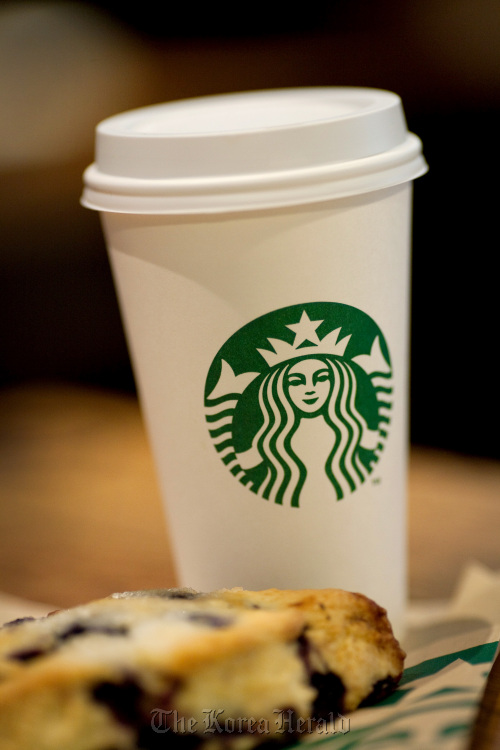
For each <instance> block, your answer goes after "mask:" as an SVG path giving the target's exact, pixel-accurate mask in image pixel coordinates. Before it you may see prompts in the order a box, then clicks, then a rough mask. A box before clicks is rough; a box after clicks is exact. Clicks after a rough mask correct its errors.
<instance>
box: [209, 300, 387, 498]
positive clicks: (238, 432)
mask: <svg viewBox="0 0 500 750" xmlns="http://www.w3.org/2000/svg"><path fill="white" fill-rule="evenodd" d="M391 406H392V367H391V360H390V356H389V351H388V349H387V344H386V342H385V339H384V337H383V335H382V332H381V330H380V329H379V327H378V326H377V324H376V323H375V322H374V321H373V320H372V319H371V318H370V317H369V316H368V315H366V314H365V313H364V312H362V311H361V310H358V309H356V308H355V307H350V306H349V305H342V304H339V303H336V302H309V303H305V304H302V305H293V306H291V307H285V308H282V309H280V310H276V311H275V312H271V313H268V314H267V315H263V316H262V317H260V318H257V319H256V320H253V321H252V322H251V323H248V324H247V325H245V326H244V327H243V328H241V329H240V330H239V331H237V332H236V333H235V334H234V335H233V336H231V338H230V339H229V340H228V341H226V343H225V344H224V346H223V347H222V348H221V350H220V351H219V353H218V354H217V356H216V357H215V359H214V361H213V362H212V365H211V367H210V370H209V373H208V377H207V382H206V387H205V408H206V419H207V422H208V426H209V431H210V435H211V437H212V439H213V442H214V446H215V449H216V451H217V453H218V454H219V456H220V458H221V459H222V461H223V463H224V464H225V466H226V467H227V469H228V471H230V472H231V473H232V474H233V475H234V477H235V478H236V479H237V480H238V481H239V482H241V483H242V484H244V485H245V486H246V487H247V488H248V489H249V490H251V491H252V492H254V493H256V494H257V495H259V496H261V497H263V498H265V499H266V500H271V501H272V502H275V503H279V504H288V505H291V506H293V507H298V506H299V500H300V494H301V491H302V489H303V488H304V486H305V485H306V483H307V481H308V477H309V478H310V477H312V476H313V474H314V472H315V471H320V472H322V473H323V475H325V474H326V476H327V478H328V479H329V481H330V483H331V489H332V499H337V500H340V499H341V498H343V497H345V496H346V495H347V494H349V493H351V492H354V491H355V490H356V489H357V488H358V487H359V486H360V485H361V484H363V482H364V481H365V480H366V478H367V477H368V475H369V474H370V473H371V472H372V470H373V467H374V465H375V464H376V463H377V461H378V460H379V457H380V454H381V452H382V451H383V449H384V445H385V441H386V438H387V432H388V427H389V424H390V414H391ZM311 446H312V447H311ZM328 486H329V485H328Z"/></svg>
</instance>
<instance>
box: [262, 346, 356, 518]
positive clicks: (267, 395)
mask: <svg viewBox="0 0 500 750" xmlns="http://www.w3.org/2000/svg"><path fill="white" fill-rule="evenodd" d="M315 359H318V360H320V361H322V362H324V363H325V364H326V365H327V366H328V367H329V369H330V371H331V373H332V389H331V392H330V395H329V398H328V400H327V408H326V409H325V412H324V416H325V421H326V422H327V424H328V425H329V427H330V428H331V429H332V431H333V434H334V440H333V445H332V449H331V451H330V453H329V455H328V458H327V460H326V464H325V471H326V474H327V477H328V479H329V480H330V482H331V484H332V485H333V487H334V490H335V493H336V496H337V499H338V500H340V499H342V498H343V497H344V496H345V495H346V494H347V493H348V492H353V491H354V490H355V489H356V488H357V487H358V486H359V485H360V484H362V483H363V482H364V481H365V479H366V477H367V476H368V473H369V471H368V469H367V468H366V467H365V466H364V465H363V463H362V462H361V461H360V459H359V455H358V449H359V446H360V442H361V438H362V433H363V430H366V429H367V424H366V421H365V419H364V417H363V416H362V415H361V414H360V412H359V411H358V409H357V408H356V403H355V400H356V390H357V381H356V376H355V374H354V371H353V369H352V367H351V366H350V365H349V364H348V363H347V362H341V361H339V360H335V359H333V358H332V357H329V356H327V355H322V356H321V355H317V356H316V357H315ZM290 367H291V363H290V362H288V363H285V364H284V365H280V366H278V367H277V368H274V369H273V370H272V371H271V372H269V373H268V374H267V375H266V376H265V377H264V380H263V381H262V383H261V385H260V389H259V406H260V409H261V412H262V415H263V418H264V422H263V424H262V426H261V427H260V429H259V431H258V432H257V434H256V436H255V438H254V444H255V445H256V446H257V448H258V451H259V453H260V454H261V456H262V457H263V458H264V460H265V461H266V464H267V474H266V477H265V479H264V481H263V482H262V484H261V485H260V488H259V490H258V493H257V494H259V495H261V496H262V497H264V498H265V499H267V500H272V501H274V502H275V503H279V504H285V503H287V504H288V503H289V504H290V505H291V506H292V507H298V505H299V496H300V491H301V489H302V487H303V485H304V482H305V480H306V476H307V469H306V467H305V466H304V464H303V463H302V461H301V460H300V459H299V457H298V456H297V455H296V454H295V453H294V451H293V449H292V446H291V440H292V437H293V435H294V433H295V431H296V430H297V428H298V425H299V423H300V416H299V415H298V414H297V411H296V409H295V408H294V407H293V405H292V403H291V401H290V398H289V396H288V392H287V388H286V386H285V381H286V376H287V374H288V371H289V370H290Z"/></svg>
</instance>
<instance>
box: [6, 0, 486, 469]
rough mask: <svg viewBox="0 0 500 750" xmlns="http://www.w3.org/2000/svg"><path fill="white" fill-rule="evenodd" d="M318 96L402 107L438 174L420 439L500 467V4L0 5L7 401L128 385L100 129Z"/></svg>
mask: <svg viewBox="0 0 500 750" xmlns="http://www.w3.org/2000/svg"><path fill="white" fill-rule="evenodd" d="M307 85H353V86H357V85H360V86H374V87H379V88H385V89H390V90H393V91H395V92H397V93H398V94H399V95H400V96H401V97H402V99H403V103H404V107H405V111H406V116H407V120H408V124H409V127H410V129H411V130H413V131H414V132H415V133H417V134H418V135H419V136H420V137H421V138H422V140H423V143H424V152H425V155H426V158H427V161H428V163H429V166H430V171H429V173H428V175H426V176H425V177H423V178H421V179H419V180H418V181H417V182H416V183H415V201H414V206H415V220H414V229H413V235H414V239H413V303H412V368H411V373H412V390H411V394H412V395H411V408H412V431H411V438H412V441H413V443H415V444H421V445H427V446H433V447H438V448H445V449H449V450H452V451H458V452H462V453H468V454H473V455H482V456H489V457H494V458H500V440H499V438H498V431H497V429H496V425H497V423H498V417H499V408H498V407H499V385H498V366H497V365H495V362H496V361H497V358H496V356H495V348H496V346H497V338H498V337H497V327H498V323H499V315H498V302H497V300H498V272H497V270H496V268H497V266H496V264H495V255H496V251H495V244H497V206H496V204H497V196H498V188H497V184H496V175H497V172H498V169H499V166H500V158H499V145H498V143H499V139H498V131H499V124H500V3H499V2H498V0H419V1H418V2H415V1H414V0H377V2H375V0H330V1H329V2H328V1H326V0H325V2H315V1H314V0H313V1H312V2H309V3H306V5H305V6H304V5H302V4H300V5H296V6H295V9H294V8H293V7H291V6H289V4H288V3H287V4H286V5H285V4H281V3H280V4H276V3H275V4H273V3H269V2H267V3H263V2H253V3H251V4H249V5H247V6H238V7H237V8H235V9H233V8H232V6H227V5H225V6H224V7H219V6H218V4H203V5H198V6H191V5H190V4H188V3H184V4H182V3H175V4H174V3H172V4H170V5H165V4H163V3H158V2H144V0H143V1H142V2H140V3H135V4H127V5H125V4H123V3H122V2H100V3H84V2H59V3H57V2H22V1H21V0H16V2H10V3H8V2H0V227H1V235H0V239H1V249H0V342H1V343H0V345H1V349H0V388H2V389H7V388H9V387H12V386H16V385H18V384H21V383H39V382H47V381H50V382H54V381H56V382H65V383H68V382H70V383H79V384H85V385H90V386H96V387H99V388H105V389H111V390H119V391H126V392H130V391H133V390H134V380H133V376H132V373H131V368H130V363H129V359H128V354H127V349H126V344H125V339H124V335H123V331H122V326H121V322H120V317H119V312H118V308H117V303H116V297H115V293H114V289H113V284H112V279H111V274H110V270H109V266H108V261H107V257H106V250H105V246H104V241H103V238H102V234H101V229H100V226H99V219H98V216H97V214H95V213H94V212H91V211H88V210H86V209H83V208H82V207H80V205H79V198H80V193H81V186H82V182H81V175H82V171H83V169H84V168H85V167H86V166H87V165H88V164H89V163H90V162H91V161H92V160H93V141H94V128H95V125H96V124H97V123H98V122H99V121H100V120H102V119H103V118H104V117H107V116H109V115H112V114H115V113H116V112H119V111H123V110H125V109H129V108H132V107H137V106H142V105H146V104H150V103H155V102H160V101H167V100H171V99H177V98H182V97H189V96H196V95H203V94H211V93H219V92H227V91H236V90H245V89H255V88H269V87H279V86H307ZM0 418H1V415H0Z"/></svg>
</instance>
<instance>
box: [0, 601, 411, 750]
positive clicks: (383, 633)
mask: <svg viewBox="0 0 500 750" xmlns="http://www.w3.org/2000/svg"><path fill="white" fill-rule="evenodd" d="M403 658H404V654H403V652H402V651H401V649H400V648H399V646H398V644H397V641H395V639H394V637H393V636H392V631H391V629H390V625H389V623H388V621H387V618H386V616H385V613H384V611H383V610H381V609H380V608H379V607H377V605H375V604H374V603H373V602H371V601H370V600H368V599H366V598H365V597H361V596H359V595H356V594H349V593H347V592H340V591H335V590H324V591H312V590H311V591H278V590H268V591H260V592H248V591H244V590H242V589H230V590H223V591H218V592H213V593H211V594H200V593H198V592H195V591H192V590H189V589H166V590H162V591H149V592H128V593H124V594H116V595H113V596H111V597H109V598H106V599H102V600H99V601H96V602H91V603H90V604H87V605H83V606H80V607H75V608H73V609H69V610H62V611H59V612H57V613H55V614H53V615H51V616H49V617H46V618H40V619H30V618H25V619H22V620H18V621H14V622H13V623H10V624H7V625H5V626H4V627H3V628H1V629H0V750H28V748H29V750H32V749H33V748H37V750H139V749H142V750H153V749H154V748H160V747H161V748H170V747H172V748H173V747H174V746H175V750H184V748H185V750H194V748H198V747H200V746H202V745H203V746H204V748H203V750H205V748H206V750H209V748H210V749H211V748H213V750H217V749H218V748H229V749H230V750H232V748H235V750H239V748H240V747H241V750H246V748H252V747H255V746H257V745H259V744H263V743H269V742H272V743H279V744H281V745H285V744H289V743H290V742H292V741H294V740H295V739H296V738H297V737H298V736H300V732H301V731H302V730H301V728H303V727H304V726H308V727H311V726H313V724H311V721H312V719H313V718H314V719H316V720H318V719H322V718H323V719H324V718H325V717H326V718H328V716H331V715H332V714H333V713H334V712H347V711H350V710H353V709H354V708H356V707H357V706H358V705H359V704H361V703H362V702H363V701H365V700H367V699H369V697H370V696H373V695H374V694H375V695H377V696H378V695H380V694H382V693H383V692H387V691H388V690H390V689H391V688H392V687H393V686H394V685H395V684H396V683H397V680H398V679H399V676H400V674H401V671H402V665H403ZM284 717H286V723H285V722H284ZM307 722H309V723H307ZM179 743H180V745H182V748H178V745H179Z"/></svg>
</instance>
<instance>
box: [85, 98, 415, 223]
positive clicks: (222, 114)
mask: <svg viewBox="0 0 500 750" xmlns="http://www.w3.org/2000/svg"><path fill="white" fill-rule="evenodd" d="M426 171H427V165H426V163H425V160H424V158H423V156H422V144H421V142H420V140H419V139H418V138H417V137H416V136H415V135H413V134H412V133H409V132H408V129H407V125H406V120H405V116H404V113H403V108H402V104H401V100H400V98H399V97H398V96H397V95H396V94H393V93H391V92H388V91H382V90H378V89H367V88H343V87H313V88H298V89H297V88H290V89H279V90H268V91H254V92H247V93H239V94H223V95H219V96H207V97H200V98H197V99H186V100H181V101H176V102H169V103H166V104H158V105H154V106H150V107H145V108H142V109H137V110H132V111H130V112H125V113H123V114H119V115H116V116H114V117H110V118H108V119H107V120H104V121H103V122H101V123H100V124H99V125H98V126H97V132H96V158H95V162H94V164H92V165H91V166H90V167H89V168H88V169H87V170H86V171H85V174H84V182H85V189H84V193H83V197H82V203H83V204H84V205H85V206H87V207H88V208H93V209H96V210H99V211H112V212H119V213H141V214H142V213H154V214H170V213H172V214H179V213H180V214H183V213H213V212H221V211H222V212H224V211H239V210H249V209H256V208H272V207H278V206H287V205H295V204H299V203H312V202H317V201H322V200H328V199H330V198H339V197H346V196H352V195H356V194H361V193H366V192H370V191H373V190H379V189H381V188H385V187H390V186H394V185H398V184H401V183H403V182H407V181H409V180H413V179H415V178H416V177H418V176H420V175H422V174H424V172H426Z"/></svg>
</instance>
